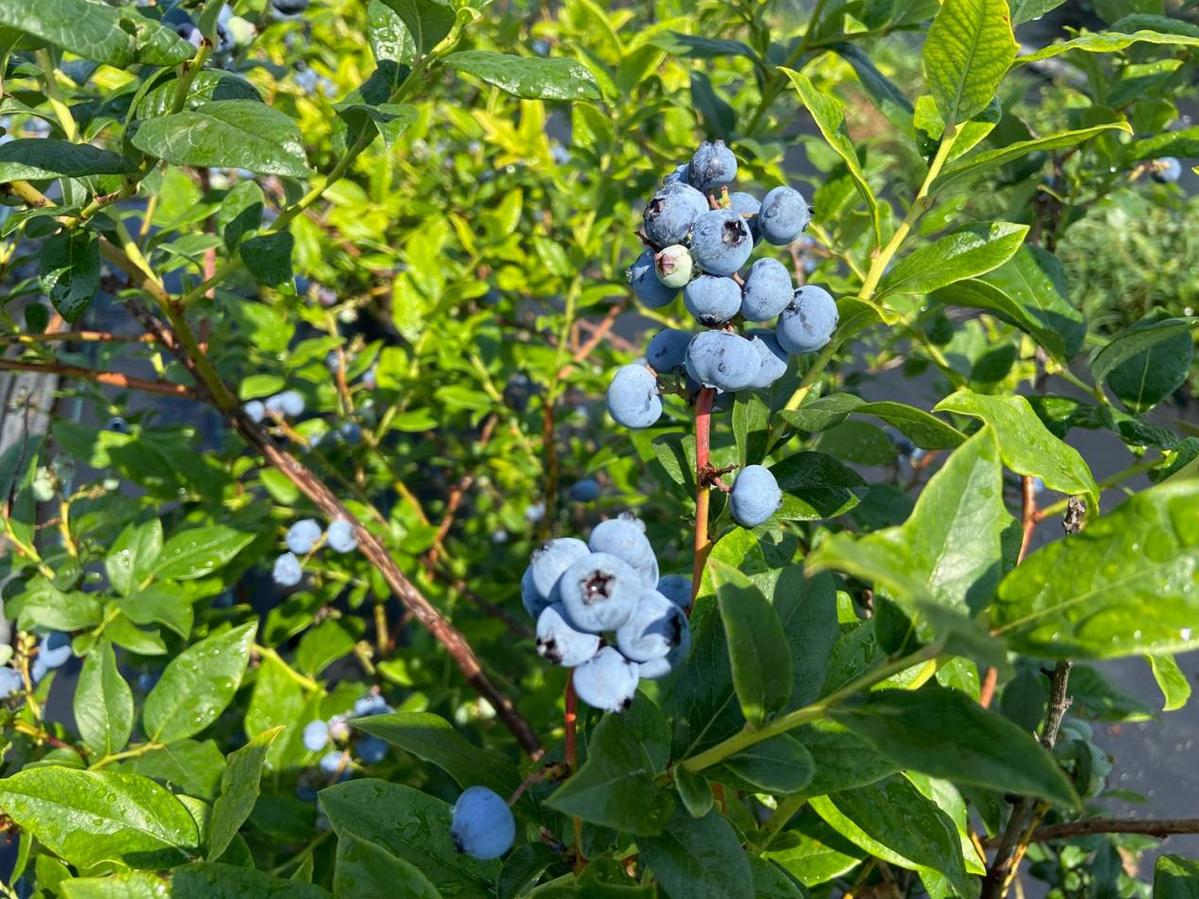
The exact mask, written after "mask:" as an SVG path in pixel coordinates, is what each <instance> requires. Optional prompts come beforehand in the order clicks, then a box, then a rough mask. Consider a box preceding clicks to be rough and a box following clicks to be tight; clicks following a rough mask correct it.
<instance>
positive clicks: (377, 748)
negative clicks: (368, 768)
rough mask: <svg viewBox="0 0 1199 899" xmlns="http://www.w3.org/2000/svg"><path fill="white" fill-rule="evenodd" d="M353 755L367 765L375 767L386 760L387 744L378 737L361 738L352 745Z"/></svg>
mask: <svg viewBox="0 0 1199 899" xmlns="http://www.w3.org/2000/svg"><path fill="white" fill-rule="evenodd" d="M354 754H355V755H356V756H358V760H359V761H361V762H364V763H365V764H367V765H377V764H379V762H381V761H383V759H385V758H387V743H386V741H384V740H380V739H379V738H378V737H371V736H367V737H363V738H362V739H360V740H359V741H358V742H357V743H356V744H355V745H354Z"/></svg>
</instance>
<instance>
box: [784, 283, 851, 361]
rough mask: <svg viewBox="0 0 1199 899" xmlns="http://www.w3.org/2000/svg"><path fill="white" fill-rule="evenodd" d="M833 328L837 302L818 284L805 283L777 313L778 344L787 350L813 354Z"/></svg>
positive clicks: (823, 343)
mask: <svg viewBox="0 0 1199 899" xmlns="http://www.w3.org/2000/svg"><path fill="white" fill-rule="evenodd" d="M836 329H837V301H836V300H834V299H833V298H832V296H831V295H830V294H829V292H828V291H827V290H825V289H824V288H822V287H813V286H812V285H807V286H805V287H801V288H800V289H799V290H797V291H795V299H793V300H792V301H791V304H790V305H789V306H788V307H787V308H786V309H784V310H783V311H782V313H781V314H780V315H779V322H778V329H777V332H776V333H777V334H778V339H779V344H780V345H781V346H782V348H783V349H785V350H786V351H787V352H788V353H814V352H816V350H818V349H820V348H821V347H822V346H824V345H825V344H826V343H828V342H829V340H830V339H831V338H832V336H833V331H835V330H836Z"/></svg>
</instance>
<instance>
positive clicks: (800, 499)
mask: <svg viewBox="0 0 1199 899" xmlns="http://www.w3.org/2000/svg"><path fill="white" fill-rule="evenodd" d="M770 473H771V474H773V475H774V477H775V480H777V481H778V485H779V489H780V490H782V491H783V501H782V503H781V505H780V506H779V508H778V512H776V513H775V514H776V515H777V517H779V518H781V519H784V520H789V521H816V520H819V519H821V518H836V517H837V516H838V515H841V514H843V513H845V512H847V511H849V510H850V509H852V508H853V507H854V506H856V505H857V504H858V502H859V498H858V494H857V492H856V491H857V488H859V487H863V486H865V483H866V482H865V481H864V480H863V479H862V476H861V475H860V474H858V473H857V472H856V471H854V470H853V469H852V468H848V467H846V466H845V465H842V464H841V463H840V462H838V461H837V459H836V458H835V457H833V456H831V455H829V454H828V453H817V452H807V451H804V452H798V453H793V454H792V455H790V456H788V457H787V458H786V459H783V460H782V461H781V462H776V463H775V464H774V465H772V466H770Z"/></svg>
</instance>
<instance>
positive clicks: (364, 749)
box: [303, 693, 392, 776]
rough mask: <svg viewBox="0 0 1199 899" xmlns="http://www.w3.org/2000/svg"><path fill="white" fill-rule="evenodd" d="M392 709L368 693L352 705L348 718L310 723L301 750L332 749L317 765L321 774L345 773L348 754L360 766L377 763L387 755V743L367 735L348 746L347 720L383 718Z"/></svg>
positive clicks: (376, 695)
mask: <svg viewBox="0 0 1199 899" xmlns="http://www.w3.org/2000/svg"><path fill="white" fill-rule="evenodd" d="M391 710H392V708H391V706H389V705H388V704H387V702H386V701H385V700H384V699H383V697H382V696H380V695H379V694H378V693H368V694H367V695H366V696H363V697H362V698H361V699H359V700H358V701H356V702H355V703H354V710H353V712H352V713H350V714H348V715H334V716H333V717H332V718H330V719H329V720H328V721H322V720H320V719H319V718H318V719H317V720H315V721H309V722H308V723H307V724H306V725H305V726H304V734H303V740H304V748H305V749H307V750H308V751H309V752H320V751H321V750H323V749H326V748H328V747H332V748H328V751H327V752H325V754H324V755H322V756H321V758H320V761H319V762H318V763H317V765H318V767H319V768H320V769H321V771H322V772H324V773H325V774H328V775H330V776H338V775H345V774H348V768H349V762H350V755H351V752H352V754H353V755H354V756H355V757H356V758H357V759H358V760H359V761H360V762H362V763H363V764H367V765H374V764H377V763H379V762H381V761H383V759H384V758H385V757H386V756H387V743H385V742H384V741H383V740H380V739H379V738H378V737H373V736H370V735H366V736H360V737H358V738H357V739H356V740H354V741H353V742H352V743H351V733H350V726H349V724H348V723H347V719H348V718H369V717H371V716H372V715H386V714H387V713H388V712H390V711H391ZM338 746H341V747H343V748H337V747H338Z"/></svg>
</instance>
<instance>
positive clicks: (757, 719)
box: [709, 560, 792, 724]
mask: <svg viewBox="0 0 1199 899" xmlns="http://www.w3.org/2000/svg"><path fill="white" fill-rule="evenodd" d="M709 568H710V569H711V576H712V583H713V584H714V586H715V588H716V599H717V602H718V603H719V607H720V617H721V620H722V621H723V622H724V629H725V633H726V634H727V635H728V650H729V663H730V665H731V666H732V672H733V685H734V687H735V688H736V691H737V699H738V700H739V701H740V703H741V712H742V714H744V715H745V720H746V721H749V722H750V723H751V724H761V723H762V722H763V721H765V720H766V718H767V717H769V716H770V715H773V714H774V713H775V712H778V711H779V710H781V709H782V708H784V707H785V706H786V705H787V701H788V700H789V699H790V698H791V686H792V685H791V652H790V647H789V646H788V644H787V636H786V634H785V633H784V632H783V625H782V622H781V621H780V620H779V616H778V613H777V612H776V611H775V610H774V607H773V606H772V605H771V604H770V603H769V602H767V601H766V597H765V596H763V595H762V592H761V591H760V590H759V589H758V588H757V587H756V586H755V585H754V583H753V582H752V581H751V580H750V579H749V578H748V577H746V576H745V575H744V574H742V573H741V572H740V571H738V570H737V569H736V568H733V567H732V566H731V565H728V564H725V563H723V562H720V561H719V560H714V561H712V562H710V563H709Z"/></svg>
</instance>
